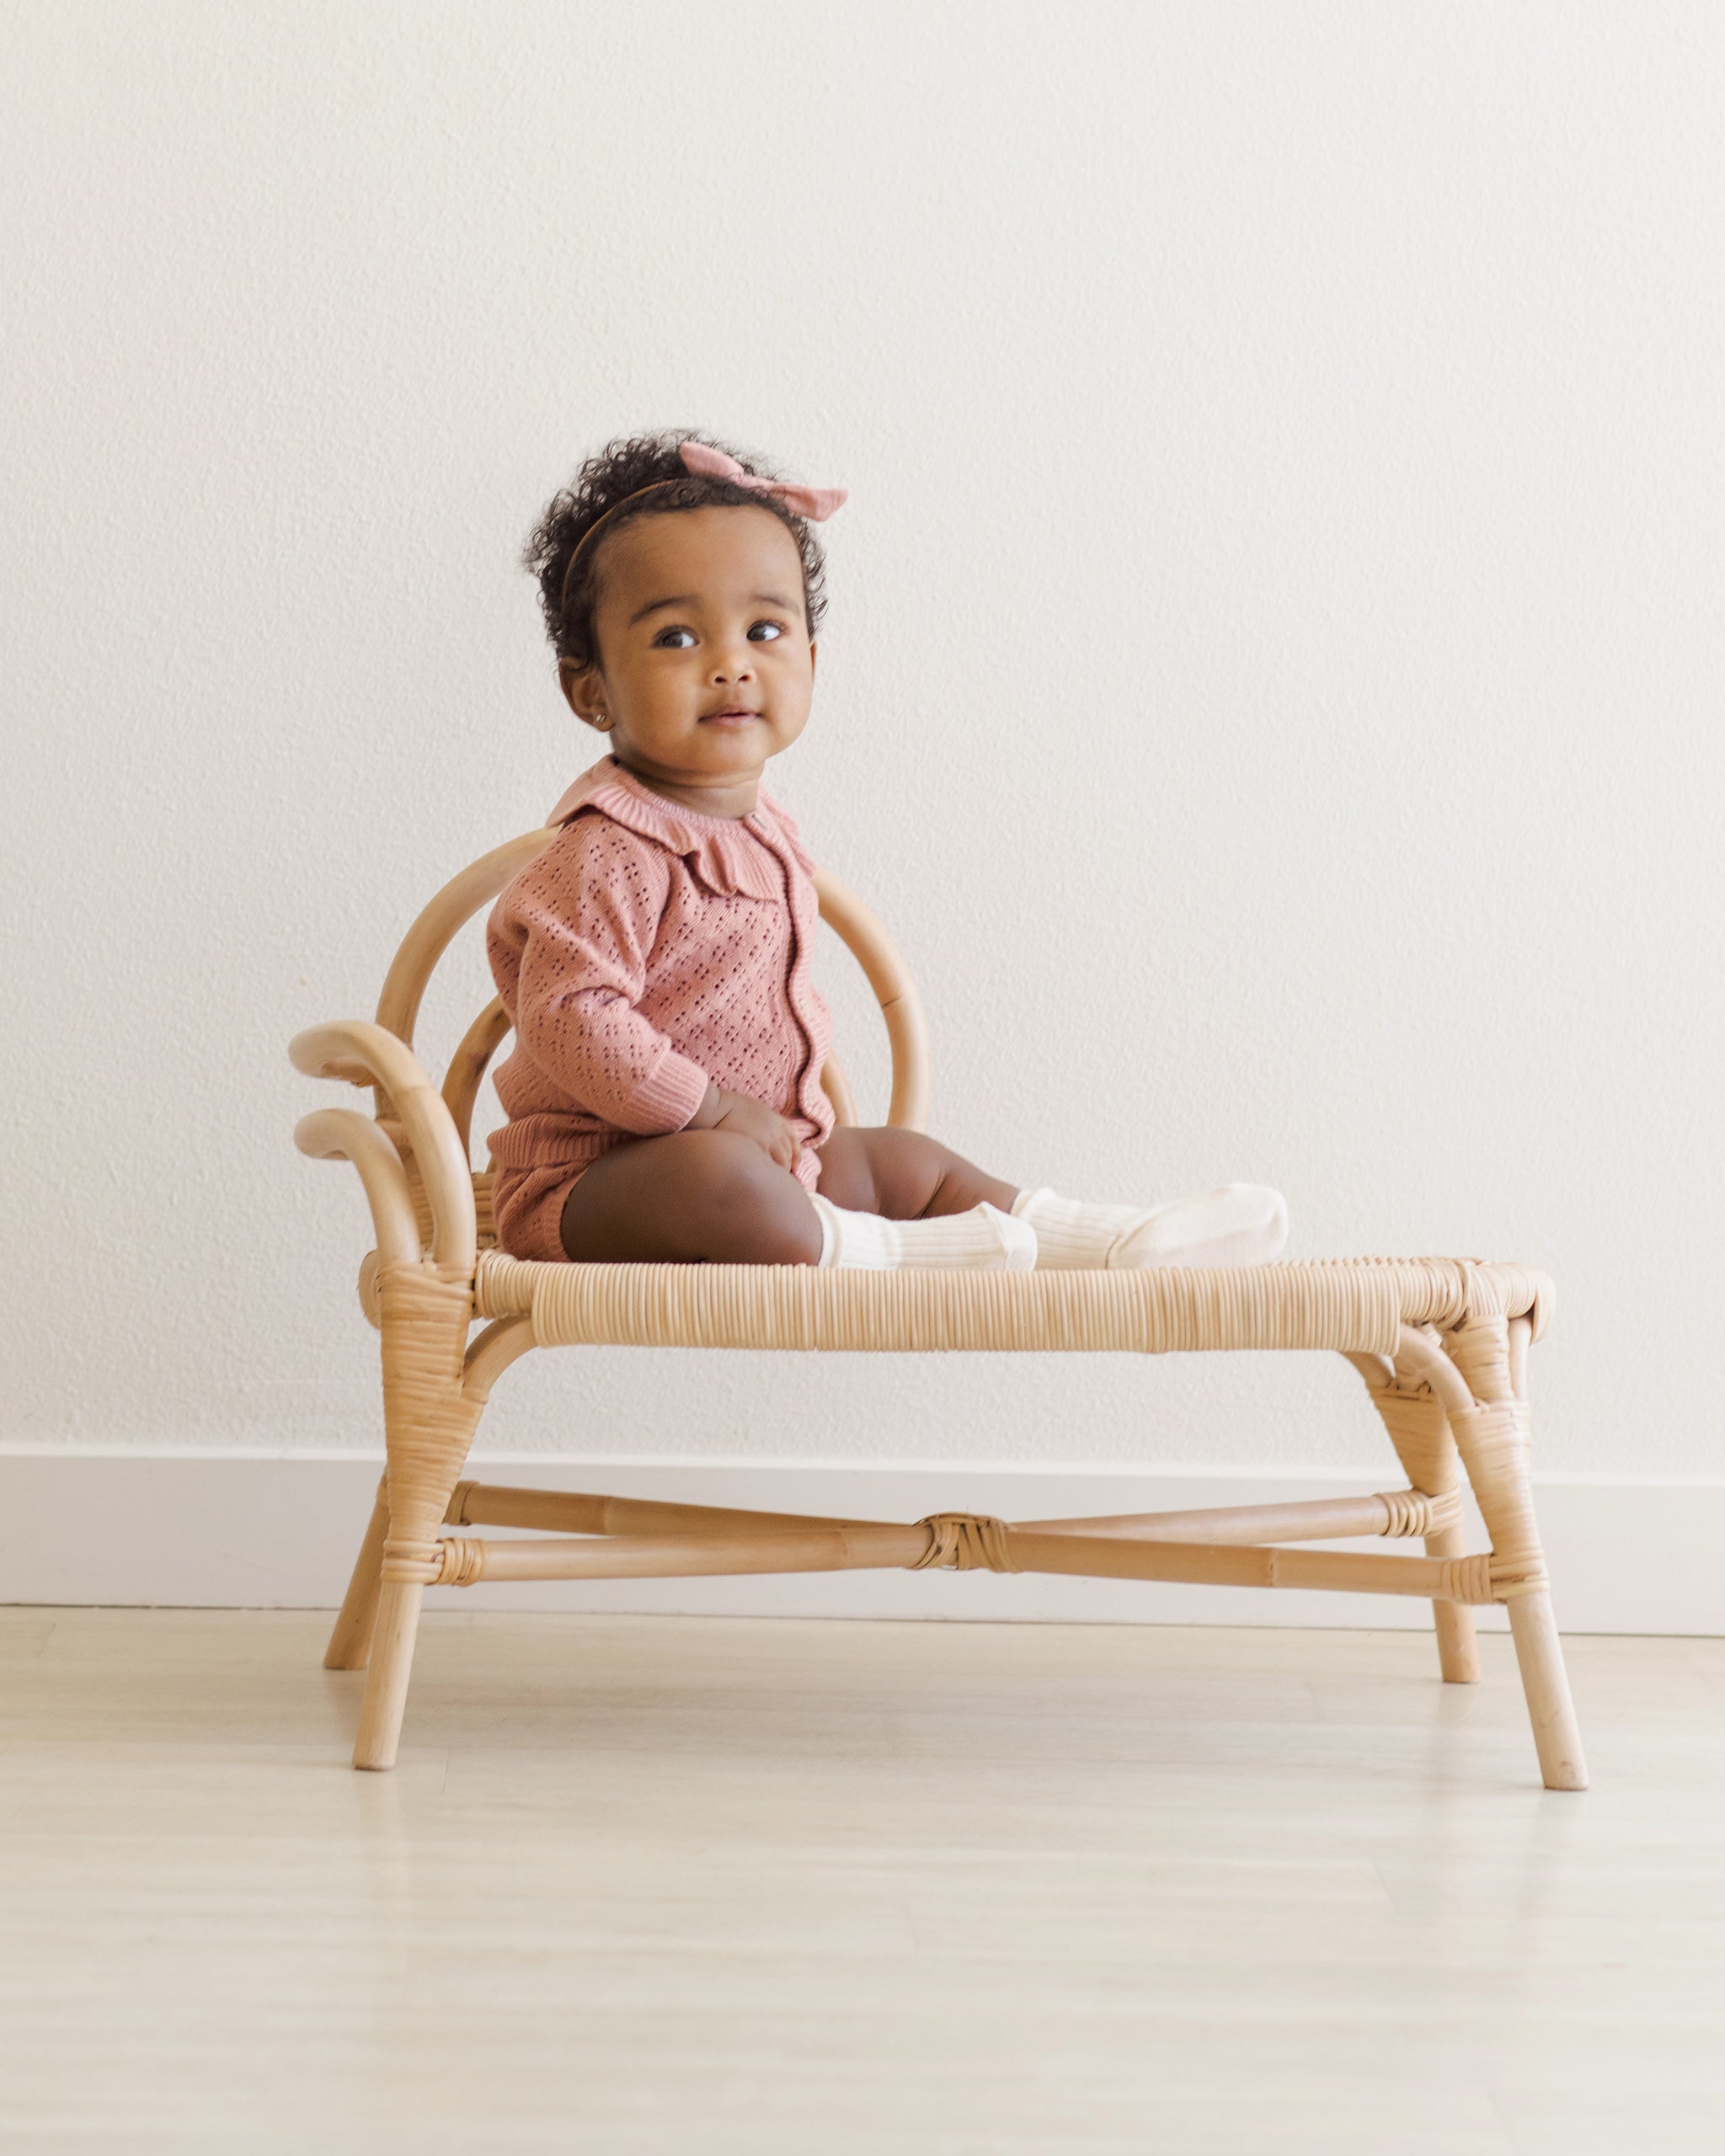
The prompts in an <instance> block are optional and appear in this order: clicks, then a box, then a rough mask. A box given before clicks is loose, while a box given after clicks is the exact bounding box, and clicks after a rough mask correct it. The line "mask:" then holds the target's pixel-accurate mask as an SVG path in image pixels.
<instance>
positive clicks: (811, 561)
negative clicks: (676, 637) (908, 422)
mask: <svg viewBox="0 0 1725 2156" xmlns="http://www.w3.org/2000/svg"><path fill="white" fill-rule="evenodd" d="M695 440H700V441H707V442H710V444H711V446H712V447H713V448H714V449H722V450H725V453H726V454H727V455H728V456H735V457H736V458H737V462H739V463H740V465H741V466H742V467H743V468H744V470H745V472H751V473H753V474H754V475H755V476H756V478H763V479H776V478H778V477H779V474H778V473H777V472H774V471H772V470H771V469H769V468H768V467H765V466H763V465H761V464H760V463H758V462H754V461H752V460H750V458H748V457H745V456H741V455H740V454H739V452H737V451H734V450H730V449H727V448H726V445H725V444H724V442H713V441H712V440H711V437H710V436H708V435H697V434H696V433H695V431H694V430H693V429H692V428H689V427H683V428H679V429H676V430H672V431H671V432H670V433H666V434H657V435H630V436H629V437H628V439H627V440H619V441H612V442H607V443H606V446H605V447H604V448H603V449H601V451H599V452H598V454H597V455H596V456H590V457H589V458H588V459H587V460H586V462H585V463H584V464H583V465H582V467H581V468H580V470H579V472H576V474H575V476H574V481H573V483H571V484H570V485H569V486H567V487H565V488H563V492H562V493H561V494H558V495H556V496H554V497H553V499H552V500H551V501H550V502H549V503H548V504H547V506H546V510H545V514H544V515H542V517H541V518H540V520H539V521H538V523H537V525H535V526H534V527H533V534H532V536H531V538H530V539H529V540H528V542H527V544H526V547H525V549H524V550H523V552H522V554H521V563H522V566H523V567H524V568H527V569H529V570H531V572H532V574H533V575H534V576H535V577H536V578H537V580H538V584H539V604H540V607H541V609H542V611H543V613H544V616H545V631H546V634H547V636H548V637H549V638H550V639H551V643H552V647H553V649H554V650H555V651H556V653H557V655H558V658H559V659H573V660H574V662H575V663H576V664H578V665H581V666H585V665H590V664H591V663H592V661H593V659H594V658H595V656H596V649H595V643H594V637H593V602H594V600H595V596H596V594H597V589H598V587H597V584H596V580H595V574H594V569H595V560H596V558H598V557H600V556H601V555H602V554H603V553H604V552H605V547H604V543H603V542H602V541H601V542H598V543H596V544H595V545H594V546H591V547H588V548H587V549H586V550H585V552H584V553H583V554H582V556H581V558H580V560H579V562H578V563H576V565H575V573H574V576H573V577H571V578H570V579H569V590H568V591H567V592H565V591H564V590H563V579H564V578H565V576H566V575H568V573H569V563H570V560H571V558H572V557H573V556H574V552H575V549H576V547H579V545H580V543H581V542H582V540H583V539H584V538H585V536H586V535H587V533H588V532H589V531H591V530H592V528H593V526H595V524H596V523H597V522H598V521H599V520H600V518H601V516H604V515H606V511H607V510H617V514H616V515H614V516H612V517H611V519H610V520H609V522H608V523H607V524H606V538H609V537H610V536H611V533H612V532H613V531H620V530H621V529H622V526H624V525H626V524H630V523H633V520H635V518H637V517H638V516H665V515H673V514H675V512H676V511H677V510H690V509H712V508H742V509H764V510H766V511H767V512H768V513H769V514H770V515H773V516H776V517H777V519H778V520H779V522H780V523H781V524H782V525H783V526H784V527H785V529H786V531H788V532H789V533H790V535H791V536H792V538H793V539H794V540H795V541H796V542H797V552H798V555H799V556H800V557H801V558H802V563H803V607H804V613H805V614H806V615H807V616H808V620H809V635H810V636H811V637H812V636H813V635H814V632H815V631H816V630H817V629H818V628H819V627H820V620H821V616H823V615H824V614H825V611H826V558H825V555H824V554H823V553H822V552H821V550H820V541H819V540H817V539H816V537H815V536H814V533H813V532H812V531H810V530H809V526H808V525H807V523H806V522H805V521H804V519H803V518H801V517H800V516H798V515H796V513H795V512H794V511H793V510H788V509H787V508H786V507H785V505H784V504H783V503H782V502H781V501H779V500H778V499H777V498H776V497H775V496H773V495H772V494H756V493H754V492H753V491H751V490H750V488H746V487H740V486H739V485H738V484H737V483H736V482H735V481H734V479H714V478H706V477H704V476H702V474H700V473H697V472H691V471H689V470H688V469H687V467H686V466H685V465H684V463H683V461H682V459H681V456H679V455H678V454H677V452H678V451H679V449H680V448H681V446H682V444H683V443H684V442H686V441H695ZM664 480H668V481H670V484H669V485H660V484H659V482H660V481H664ZM644 487H652V488H654V492H653V493H652V494H648V495H646V496H644V498H643V499H641V500H640V501H638V502H627V497H628V496H629V495H630V494H638V493H639V492H640V490H641V488H644ZM620 502H627V505H626V506H625V507H623V508H622V509H617V504H618V503H620Z"/></svg>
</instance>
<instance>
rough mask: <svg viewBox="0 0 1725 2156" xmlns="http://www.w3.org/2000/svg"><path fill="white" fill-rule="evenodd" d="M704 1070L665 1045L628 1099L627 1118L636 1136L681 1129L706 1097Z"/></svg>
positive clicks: (706, 1080)
mask: <svg viewBox="0 0 1725 2156" xmlns="http://www.w3.org/2000/svg"><path fill="white" fill-rule="evenodd" d="M708 1083H709V1081H708V1075H707V1073H706V1072H705V1071H704V1070H702V1068H701V1066H700V1065H699V1064H698V1063H692V1062H691V1061H690V1059H689V1058H688V1057H687V1056H686V1055H679V1054H677V1052H676V1049H674V1048H669V1047H668V1048H667V1049H665V1054H663V1055H662V1056H660V1059H659V1060H658V1062H657V1063H655V1064H654V1066H653V1068H652V1070H649V1072H648V1074H647V1075H646V1077H645V1079H644V1081H642V1084H641V1086H640V1088H639V1090H638V1091H637V1092H636V1094H635V1097H634V1098H633V1100H632V1101H631V1102H630V1103H629V1109H630V1122H631V1123H632V1124H633V1127H634V1129H635V1131H636V1133H637V1134H638V1136H641V1137H652V1136H662V1135H663V1134H665V1133H666V1132H668V1131H672V1130H681V1129H685V1128H686V1125H687V1123H689V1120H690V1118H692V1116H693V1115H694V1113H695V1111H696V1110H697V1108H698V1107H700V1105H701V1103H702V1101H704V1100H705V1099H706V1098H707V1087H708Z"/></svg>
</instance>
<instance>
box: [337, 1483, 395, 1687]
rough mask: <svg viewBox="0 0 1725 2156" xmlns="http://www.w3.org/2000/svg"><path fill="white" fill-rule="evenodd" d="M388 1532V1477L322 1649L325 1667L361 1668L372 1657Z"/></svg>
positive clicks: (381, 1486) (378, 1488) (378, 1495)
mask: <svg viewBox="0 0 1725 2156" xmlns="http://www.w3.org/2000/svg"><path fill="white" fill-rule="evenodd" d="M388 1532H389V1478H388V1477H387V1476H384V1477H383V1478H382V1481H379V1483H378V1485H377V1502H376V1503H375V1504H374V1505H373V1506H372V1508H371V1520H370V1522H369V1523H368V1524H367V1526H366V1539H365V1540H364V1541H363V1542H362V1543H360V1554H359V1556H358V1557H357V1558H356V1559H355V1561H354V1572H353V1577H352V1578H351V1579H350V1581H349V1582H348V1583H347V1593H346V1595H345V1596H344V1598H343V1601H342V1605H341V1609H340V1611H339V1614H338V1615H337V1617H336V1620H335V1627H334V1630H333V1631H332V1632H331V1633H330V1635H329V1644H328V1646H327V1647H326V1648H325V1649H324V1650H323V1667H324V1668H326V1669H363V1668H365V1666H366V1662H367V1661H368V1660H369V1659H370V1657H371V1631H372V1627H373V1626H374V1625H376V1623H377V1593H378V1589H379V1588H381V1587H382V1583H383V1542H384V1538H385V1536H386V1535H387V1534H388Z"/></svg>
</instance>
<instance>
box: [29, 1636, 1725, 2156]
mask: <svg viewBox="0 0 1725 2156" xmlns="http://www.w3.org/2000/svg"><path fill="white" fill-rule="evenodd" d="M325 1623H326V1620H323V1619H322V1618H320V1617H315V1616H307V1615H302V1614H279V1613H276V1614H257V1613H246V1614H233V1613H221V1612H119V1611H114V1612H92V1611H76V1612H67V1611H32V1610H19V1609H13V1610H7V1611H0V1686H3V1698H4V1706H5V1722H4V1734H3V1738H0V1743H3V1757H0V1771H3V1780H0V1787H3V1791H4V1795H3V1799H0V1803H3V1820H0V1826H3V1834H0V1843H3V1846H0V2148H4V2150H5V2151H6V2152H7V2153H8V2156H35V2152H36V2151H38V2150H40V2151H43V2152H53V2156H69V2153H71V2152H80V2153H81V2152H84V2151H102V2152H107V2151H115V2152H125V2153H126V2156H157V2152H161V2153H162V2156H168V2152H173V2156H189V2153H190V2152H203V2151H206V2150H207V2151H216V2150H220V2151H222V2152H223V2156H249V2152H252V2151H264V2152H274V2151H276V2150H282V2151H286V2150H289V2149H292V2150H295V2151H296V2152H298V2151H311V2152H318V2156H331V2153H332V2152H346V2151H350V2150H354V2151H367V2152H369V2151H374V2150H375V2151H379V2152H386V2156H396V2152H398V2151H399V2152H402V2156H442V2152H444V2151H450V2152H453V2151H456V2150H461V2151H463V2152H474V2156H513V2153H514V2152H516V2151H526V2150H532V2151H540V2150H544V2151H551V2150H556V2151H559V2152H565V2151H572V2150H573V2151H580V2152H584V2156H585V2152H595V2156H648V2152H651V2156H660V2152H673V2151H675V2152H685V2151H686V2152H690V2153H691V2156H779V2152H791V2151H795V2152H797V2156H852V2152H863V2151H868V2152H870V2153H871V2156H873V2152H876V2151H881V2152H887V2151H890V2152H894V2156H899V2153H900V2152H905V2156H932V2152H936V2151H939V2152H948V2151H951V2152H967V2156H968V2152H976V2156H996V2152H999V2156H1033V2152H1034V2156H1044V2152H1059V2151H1065V2150H1073V2151H1085V2152H1117V2151H1118V2152H1121V2156H1125V2152H1131V2156H1150V2152H1156V2156H1212V2152H1214V2156H1295V2152H1307V2151H1316V2150H1320V2149H1321V2150H1323V2151H1326V2152H1328V2156H1416V2153H1417V2156H1429V2153H1430V2152H1437V2151H1444V2152H1449V2151H1457V2152H1460V2151H1466V2156H1510V2152H1514V2156H1547V2152H1550V2156H1557V2153H1558V2152H1560V2151H1561V2152H1562V2156H1592V2153H1593V2152H1594V2151H1599V2152H1610V2156H1690V2152H1695V2156H1701V2152H1706V2156H1720V2152H1721V2151H1722V2149H1725V1715H1722V1712H1721V1710H1722V1708H1725V1641H1674V1640H1639V1641H1632V1640H1610V1639H1578V1640H1574V1641H1572V1642H1571V1643H1570V1652H1571V1661H1572V1670H1573V1677H1574V1680H1575V1688H1576V1691H1577V1694H1578V1702H1579V1706H1580V1710H1581V1714H1582V1718H1583V1728H1584V1729H1585V1731H1586V1733H1587V1737H1588V1741H1589V1750H1590V1753H1591V1755H1592V1764H1593V1768H1594V1778H1595V1780H1594V1789H1593V1790H1592V1792H1591V1793H1590V1794H1589V1795H1588V1796H1552V1795H1548V1794H1546V1793H1545V1792H1543V1791H1541V1790H1540V1788H1539V1787H1538V1785H1537V1783H1536V1780H1535V1770H1534V1758H1533V1751H1532V1747H1531V1744H1530V1741H1529V1739H1528V1736H1527V1732H1526V1729H1525V1724H1524V1722H1523V1720H1522V1716H1521V1710H1520V1703H1519V1697H1518V1695H1517V1694H1516V1691H1515V1687H1514V1677H1513V1673H1512V1669H1511V1667H1510V1662H1509V1655H1508V1652H1507V1647H1508V1642H1507V1641H1504V1640H1503V1639H1495V1638H1494V1639H1490V1640H1487V1641H1486V1642H1485V1650H1486V1665H1487V1666H1486V1679H1485V1682H1484V1683H1483V1684H1482V1685H1481V1686H1479V1687H1478V1688H1477V1689H1475V1690H1471V1691H1462V1690H1456V1689H1451V1690H1448V1691H1445V1690H1444V1689H1441V1688H1440V1687H1439V1685H1438V1684H1435V1683H1434V1681H1433V1678H1432V1674H1431V1668H1430V1663H1431V1660H1432V1651H1431V1647H1430V1643H1429V1641H1428V1640H1427V1639H1425V1638H1423V1637H1420V1636H1402V1635H1397V1634H1392V1633H1358V1632H1356V1633H1334V1632H1332V1633H1319V1632H1304V1633H1301V1632H1288V1631H1223V1630H1201V1631H1200V1630H1172V1629H1170V1630H1162V1629H1153V1628H1143V1629H1139V1628H1134V1629H1130V1630H1128V1629H1124V1628H1109V1627H1105V1626H1084V1627H1076V1626H1075V1627H1058V1626H1033V1625H1012V1626H1000V1627H996V1626H990V1625H863V1624H840V1623H834V1624H825V1625H813V1624H794V1623H775V1622H769V1621H753V1620H693V1619H691V1620H681V1619H669V1618H625V1619H617V1620H608V1619H598V1618H590V1617H557V1616H550V1615H547V1616H542V1617H532V1616H488V1615H485V1614H476V1615H467V1614H456V1615H439V1616H434V1617H432V1618H430V1619H429V1620H427V1622H426V1625H425V1630H424V1631H423V1632H422V1634H421V1641H420V1648H419V1668H418V1671H417V1673H416V1678H415V1685H414V1694H413V1698H412V1700H411V1702H410V1704H409V1710H408V1725H407V1733H406V1738H405V1742H404V1745H403V1753H402V1764H401V1765H400V1767H399V1769H398V1770H397V1772H396V1773H395V1774H393V1775H360V1774H353V1773H351V1772H350V1769H348V1766H347V1764H346V1757H347V1751H348V1747H349V1743H350V1738H351V1734H352V1728H353V1723H354V1718H355V1710H356V1707H357V1704H358V1689H359V1683H360V1680H359V1679H358V1678H355V1677H352V1676H346V1675H330V1674H328V1673H325V1672H324V1671H323V1670H322V1669H321V1668H319V1667H318V1657H319V1653H320V1652H321V1648H322V1644H323V1633H324V1630H325Z"/></svg>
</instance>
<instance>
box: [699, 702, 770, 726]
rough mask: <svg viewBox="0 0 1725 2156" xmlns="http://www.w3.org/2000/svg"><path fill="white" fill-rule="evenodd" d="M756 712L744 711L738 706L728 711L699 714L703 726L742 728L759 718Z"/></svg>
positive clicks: (758, 713)
mask: <svg viewBox="0 0 1725 2156" xmlns="http://www.w3.org/2000/svg"><path fill="white" fill-rule="evenodd" d="M760 716H761V714H760V712H758V711H745V710H744V709H743V708H742V707H741V706H740V705H738V706H736V707H734V708H733V709H731V710H729V711H708V712H702V714H701V723H702V725H703V726H743V725H746V724H747V723H748V722H749V720H750V719H751V718H760Z"/></svg>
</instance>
